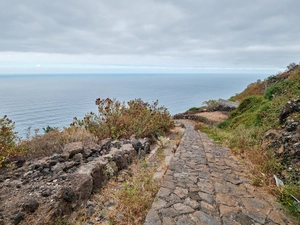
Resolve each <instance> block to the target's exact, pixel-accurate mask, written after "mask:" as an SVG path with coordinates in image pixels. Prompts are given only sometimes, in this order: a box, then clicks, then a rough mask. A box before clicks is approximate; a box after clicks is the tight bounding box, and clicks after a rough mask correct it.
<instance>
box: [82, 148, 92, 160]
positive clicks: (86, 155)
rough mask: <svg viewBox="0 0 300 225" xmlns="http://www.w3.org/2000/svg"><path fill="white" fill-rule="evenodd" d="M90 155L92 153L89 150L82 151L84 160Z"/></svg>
mask: <svg viewBox="0 0 300 225" xmlns="http://www.w3.org/2000/svg"><path fill="white" fill-rule="evenodd" d="M92 153H93V151H92V150H91V149H83V156H84V158H88V157H89V156H90V155H91V154H92Z"/></svg>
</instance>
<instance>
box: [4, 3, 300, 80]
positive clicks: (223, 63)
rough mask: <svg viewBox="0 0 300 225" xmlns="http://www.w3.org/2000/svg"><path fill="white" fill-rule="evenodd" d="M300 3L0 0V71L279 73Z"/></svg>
mask: <svg viewBox="0 0 300 225" xmlns="http://www.w3.org/2000/svg"><path fill="white" fill-rule="evenodd" d="M299 8H300V1H299V0H251V1H241V0H226V1H225V0H173V1H172V0H126V1H124V0H123V1H122V0H63V1H62V0H51V1H49V0H26V1H24V0H1V1H0V29H1V33H0V74H11V73H41V74H42V73H87V72H90V73H106V72H108V73H110V72H125V73H131V72H132V73H134V72H137V73H140V72H149V73H151V72H170V73H173V72H179V73H180V72H182V73H187V72H191V73H193V72H195V73H198V72H232V73H233V72H237V73H241V72H249V73H256V72H257V73H260V72H264V73H266V72H267V73H276V72H279V71H282V70H284V69H285V68H286V66H287V65H288V64H290V63H292V62H296V63H298V62H299V61H300V41H299V40H300V29H299V24H300V13H299Z"/></svg>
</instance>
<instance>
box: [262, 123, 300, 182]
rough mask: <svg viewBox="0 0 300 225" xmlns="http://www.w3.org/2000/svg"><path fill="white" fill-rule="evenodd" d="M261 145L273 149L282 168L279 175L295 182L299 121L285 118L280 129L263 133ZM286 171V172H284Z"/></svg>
mask: <svg viewBox="0 0 300 225" xmlns="http://www.w3.org/2000/svg"><path fill="white" fill-rule="evenodd" d="M262 147H263V148H264V149H265V150H270V151H273V153H274V154H275V156H276V158H278V160H279V161H280V164H281V166H282V167H283V168H284V170H282V172H281V174H278V175H279V177H280V178H281V179H282V180H284V181H286V180H289V181H291V182H294V183H296V182H297V181H299V179H300V121H296V120H287V121H286V122H285V125H284V128H283V129H282V130H269V131H267V132H266V133H265V134H264V137H263V144H262ZM286 171H287V172H286Z"/></svg>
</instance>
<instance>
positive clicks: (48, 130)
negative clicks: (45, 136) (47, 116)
mask: <svg viewBox="0 0 300 225" xmlns="http://www.w3.org/2000/svg"><path fill="white" fill-rule="evenodd" d="M53 130H58V127H50V126H49V125H47V127H43V131H44V132H45V133H49V132H50V131H53Z"/></svg>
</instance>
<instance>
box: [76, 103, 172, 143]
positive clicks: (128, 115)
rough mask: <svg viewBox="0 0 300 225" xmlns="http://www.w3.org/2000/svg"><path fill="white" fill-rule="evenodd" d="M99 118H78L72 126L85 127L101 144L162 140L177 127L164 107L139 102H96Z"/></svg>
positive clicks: (91, 115) (95, 116)
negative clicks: (134, 137) (110, 140)
mask: <svg viewBox="0 0 300 225" xmlns="http://www.w3.org/2000/svg"><path fill="white" fill-rule="evenodd" d="M96 105H97V106H98V114H96V113H93V112H91V113H90V114H88V115H86V116H85V117H84V118H83V120H79V119H77V118H74V121H73V123H72V124H71V125H72V126H76V127H84V128H85V129H87V130H89V131H90V132H91V133H92V134H94V135H95V136H97V137H98V138H99V139H100V140H101V139H103V138H107V137H111V138H114V139H118V138H121V137H123V138H129V137H130V136H131V135H132V134H135V135H137V136H139V137H153V136H155V137H158V136H160V135H163V134H164V133H165V132H167V131H169V129H170V128H171V127H173V122H172V120H171V115H170V114H169V112H168V110H167V109H166V108H165V107H164V106H158V101H155V102H154V103H153V104H149V103H147V102H144V101H142V100H141V99H135V100H131V101H129V102H127V104H125V103H124V102H123V103H121V102H119V101H117V100H111V99H109V98H107V99H100V98H98V99H96Z"/></svg>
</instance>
